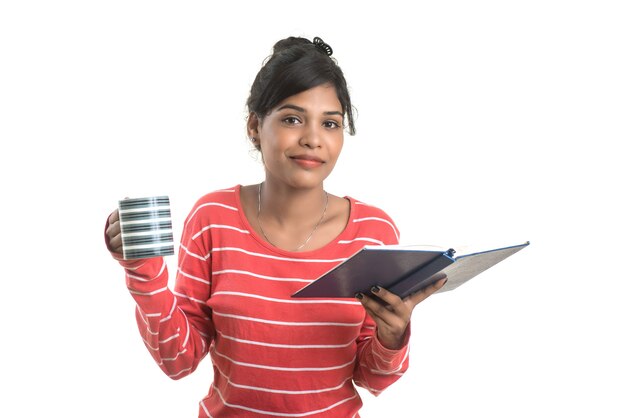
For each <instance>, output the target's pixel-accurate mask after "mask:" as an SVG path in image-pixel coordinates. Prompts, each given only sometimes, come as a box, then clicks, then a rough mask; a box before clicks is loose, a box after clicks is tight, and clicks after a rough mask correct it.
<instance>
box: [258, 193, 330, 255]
mask: <svg viewBox="0 0 626 418" xmlns="http://www.w3.org/2000/svg"><path fill="white" fill-rule="evenodd" d="M262 185H263V183H259V193H258V195H259V196H258V200H259V207H258V209H257V212H256V221H257V223H258V224H259V229H260V230H261V234H263V237H264V238H265V239H266V240H267V242H269V243H270V244H272V245H274V243H273V242H272V241H271V240H270V239H269V238H268V237H267V235H266V234H265V231H264V230H263V226H262V225H261V186H262ZM324 193H325V194H326V203H325V204H324V211H323V212H322V216H321V217H320V219H319V221H317V223H316V224H315V227H314V228H313V230H312V231H311V233H310V234H309V236H308V237H306V239H305V240H304V242H303V243H302V244H300V245H299V246H298V247H297V248H296V249H295V250H292V251H299V250H301V249H302V248H304V246H305V245H307V244H308V243H309V241H311V238H312V237H313V234H314V233H315V231H317V228H318V227H319V226H320V224H321V223H322V220H324V216H326V209H328V192H327V191H326V190H324ZM274 247H277V246H276V245H274Z"/></svg>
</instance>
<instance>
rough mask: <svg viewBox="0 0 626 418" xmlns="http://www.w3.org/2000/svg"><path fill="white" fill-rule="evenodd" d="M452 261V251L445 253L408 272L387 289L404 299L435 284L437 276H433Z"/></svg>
mask: <svg viewBox="0 0 626 418" xmlns="http://www.w3.org/2000/svg"><path fill="white" fill-rule="evenodd" d="M452 263H454V258H453V257H452V253H449V252H446V253H443V254H441V255H440V256H439V257H437V258H435V259H434V260H433V261H431V262H430V263H428V264H426V265H425V266H424V267H422V268H420V269H419V270H417V271H414V272H412V273H410V274H408V275H407V276H406V277H405V278H404V279H402V280H400V281H399V282H398V283H396V284H394V285H393V286H391V287H390V288H389V289H387V290H389V291H390V292H392V293H394V294H396V295H398V296H400V297H401V298H402V299H404V298H405V297H407V296H409V295H411V294H413V293H415V292H417V291H419V290H422V289H423V288H425V287H427V286H429V285H431V284H433V283H434V282H435V278H433V276H434V275H435V274H436V273H438V272H440V271H441V270H443V269H444V268H446V267H448V266H449V265H450V264H452Z"/></svg>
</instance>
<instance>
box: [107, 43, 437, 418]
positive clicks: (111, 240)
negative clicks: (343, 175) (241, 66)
mask: <svg viewBox="0 0 626 418" xmlns="http://www.w3.org/2000/svg"><path fill="white" fill-rule="evenodd" d="M331 54H332V49H331V48H330V46H328V45H327V44H325V43H324V42H323V41H322V40H321V39H319V38H315V39H314V41H313V42H311V41H309V40H307V39H303V38H287V39H284V40H281V41H279V42H278V43H277V44H276V45H275V46H274V52H273V55H272V57H271V58H270V59H269V60H268V61H267V62H266V63H265V64H264V66H263V67H262V68H261V70H260V71H259V73H258V75H257V77H256V79H255V81H254V83H253V86H252V88H251V93H250V97H249V98H248V101H247V105H248V108H249V112H250V113H249V118H248V123H247V131H248V134H249V137H250V140H251V141H252V143H253V144H254V146H255V147H256V148H257V150H258V151H259V152H260V153H261V155H262V160H263V164H264V166H265V180H264V181H262V182H261V183H260V184H255V185H248V186H239V185H237V186H234V187H230V188H227V189H223V190H218V191H215V192H212V193H209V194H207V195H205V196H203V197H202V198H200V199H199V200H198V201H197V203H196V204H195V206H194V207H193V209H192V210H191V212H190V213H189V215H188V217H187V218H186V221H185V225H184V230H183V234H182V239H181V243H180V250H179V257H178V272H177V274H176V282H175V286H174V291H173V292H172V291H170V290H169V288H168V270H167V267H166V265H165V262H164V260H163V259H162V258H152V259H147V260H134V261H125V260H122V258H121V255H120V253H121V239H120V229H119V222H118V214H117V211H116V212H114V213H112V214H111V216H110V217H109V220H108V223H109V225H108V227H107V232H106V237H107V245H108V248H109V250H110V251H111V252H112V254H113V256H114V257H115V258H116V259H117V260H118V261H119V263H120V264H121V265H122V266H123V267H124V268H125V271H126V281H127V286H128V289H129V290H130V293H131V295H132V296H133V298H134V299H135V301H136V302H137V310H136V317H137V323H138V325H139V330H140V333H141V335H142V337H143V340H144V342H145V344H146V347H147V349H148V351H149V352H150V353H151V354H152V356H153V357H154V359H155V361H156V362H157V364H158V365H159V366H160V367H161V369H162V370H163V371H164V372H165V373H166V374H167V375H168V376H169V377H171V378H173V379H179V378H181V377H183V376H185V375H188V374H190V373H192V372H193V371H194V370H195V369H196V367H197V366H198V363H199V362H200V360H202V359H203V358H204V357H205V356H206V355H207V354H210V357H211V361H212V363H213V370H214V381H213V383H212V385H211V386H210V388H209V390H208V394H207V396H206V397H205V398H204V399H202V400H201V402H200V408H199V416H200V417H215V418H221V417H257V416H258V417H261V416H262V417H268V416H281V417H358V410H359V409H360V407H361V405H362V403H361V399H360V397H359V395H358V393H357V391H356V390H355V387H354V385H355V384H356V385H359V386H361V387H363V388H366V389H367V390H369V391H370V392H372V393H373V394H379V393H380V392H381V391H382V390H383V389H385V388H386V387H388V386H389V385H391V384H392V383H393V382H395V381H396V380H397V379H398V378H399V377H400V376H401V375H402V374H403V373H404V371H405V370H406V369H407V367H408V341H409V330H410V327H409V320H410V317H411V312H412V310H413V308H414V307H415V306H416V305H417V304H418V303H420V302H421V301H423V300H424V299H425V298H427V297H428V296H430V295H431V294H432V293H434V292H435V291H437V290H438V289H439V288H440V287H441V286H442V285H443V283H444V279H442V280H440V281H438V282H437V283H436V284H434V285H432V286H431V287H429V288H427V289H426V290H424V291H422V292H419V293H416V294H414V295H412V296H410V297H408V298H406V299H404V300H402V299H400V298H398V297H397V296H395V295H393V294H391V293H389V292H387V291H386V290H385V289H378V288H376V289H373V292H374V293H375V294H376V295H377V296H378V297H379V298H380V299H382V301H384V302H385V303H386V304H385V305H383V304H381V303H379V302H377V301H376V300H375V299H373V298H368V297H367V296H366V295H362V294H358V295H355V299H293V298H291V295H292V294H293V293H295V292H296V291H297V290H299V289H301V288H302V287H303V286H305V285H306V284H308V283H310V282H311V281H312V280H314V279H315V278H317V277H318V276H320V275H321V274H322V273H324V272H326V271H327V270H329V269H330V268H332V267H333V266H335V265H337V264H338V263H340V262H342V261H343V260H345V259H346V258H348V257H349V256H350V255H352V254H354V253H355V252H356V251H358V250H359V249H360V248H362V247H363V246H364V245H366V244H395V243H397V242H398V231H397V228H396V226H395V224H394V223H393V221H392V220H391V219H390V218H389V216H388V215H387V214H386V213H385V212H384V211H382V210H380V209H378V208H376V207H373V206H369V205H366V204H364V203H362V202H360V201H358V200H356V199H354V198H351V197H338V196H333V195H331V194H329V193H327V192H326V191H325V190H324V187H323V182H324V180H325V179H326V177H328V175H329V174H330V173H331V172H332V170H333V167H334V165H335V163H336V162H337V159H338V158H339V154H340V153H341V148H342V145H343V135H344V130H346V129H347V130H348V132H349V133H350V134H353V133H354V121H353V118H352V105H351V102H350V96H349V94H348V89H347V85H346V81H345V79H344V76H343V73H342V71H341V69H340V68H339V66H338V65H337V63H336V62H335V61H334V60H333V59H332V58H331Z"/></svg>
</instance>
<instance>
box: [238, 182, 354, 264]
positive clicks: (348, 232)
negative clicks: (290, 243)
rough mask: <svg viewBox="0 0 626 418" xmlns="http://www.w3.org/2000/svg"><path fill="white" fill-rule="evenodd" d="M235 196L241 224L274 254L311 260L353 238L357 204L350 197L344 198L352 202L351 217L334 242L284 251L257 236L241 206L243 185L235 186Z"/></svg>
mask: <svg viewBox="0 0 626 418" xmlns="http://www.w3.org/2000/svg"><path fill="white" fill-rule="evenodd" d="M234 195H235V206H236V207H237V211H238V212H239V218H240V221H241V223H242V224H243V225H244V226H245V228H246V229H247V230H248V231H250V236H251V237H252V238H254V240H255V241H256V242H258V243H259V244H260V245H262V246H263V247H264V248H266V249H268V250H269V251H271V252H273V253H276V254H280V255H284V256H289V257H291V258H310V257H313V256H317V255H319V254H321V253H326V252H328V251H330V250H332V248H334V247H336V246H337V245H338V243H339V241H342V240H347V239H350V238H351V236H352V235H353V229H354V222H353V220H354V217H355V213H354V212H355V207H356V204H355V200H354V198H352V197H350V196H344V197H343V198H344V199H347V200H348V201H349V202H350V215H349V216H348V222H347V224H346V226H345V227H344V228H343V230H342V231H341V232H340V233H339V235H337V236H336V237H335V238H334V239H333V240H332V241H330V242H329V243H327V244H326V245H324V246H323V247H320V248H316V249H314V250H310V251H289V250H284V249H282V248H278V247H275V246H273V245H272V244H270V243H269V242H267V241H266V240H265V239H263V237H261V236H260V235H259V234H257V232H256V230H255V229H254V228H252V225H251V224H250V222H249V221H248V218H247V217H246V214H245V213H244V210H243V205H242V204H241V184H238V185H236V186H235V193H234Z"/></svg>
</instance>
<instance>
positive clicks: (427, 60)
mask: <svg viewBox="0 0 626 418" xmlns="http://www.w3.org/2000/svg"><path fill="white" fill-rule="evenodd" d="M408 5H409V3H406V2H400V1H388V2H385V3H384V7H383V6H381V5H380V3H379V2H378V3H377V4H376V5H370V4H368V3H365V2H358V1H343V2H339V1H336V2H330V1H321V0H320V1H316V2H309V3H297V2H296V3H294V2H287V1H264V2H250V3H248V2H237V1H233V2H218V3H215V2H199V1H193V2H176V3H174V2H162V1H157V2H154V1H150V2H148V1H135V0H127V1H109V2H79V1H73V2H72V1H56V2H41V1H40V2H36V1H21V2H3V3H2V5H0V74H1V76H0V139H1V142H2V144H3V145H2V148H1V149H2V152H1V153H0V155H1V162H2V164H1V165H0V174H1V178H2V183H1V184H2V192H3V193H2V194H3V204H2V209H0V210H1V211H2V215H1V218H2V234H1V235H0V236H1V238H0V246H1V251H0V254H2V260H3V263H2V264H3V267H2V271H3V273H4V281H3V282H4V286H3V290H2V303H1V304H0V315H1V316H0V318H2V319H1V321H2V328H1V329H2V331H1V332H2V343H1V344H0V352H1V353H0V354H1V358H2V359H3V366H2V373H0V375H1V376H2V377H1V379H2V383H3V387H5V389H4V391H3V396H2V398H3V401H2V402H1V403H0V411H1V412H0V415H2V416H11V417H32V416H43V415H51V416H66V417H79V416H86V415H88V416H93V417H105V416H121V417H124V416H146V417H147V416H150V417H174V416H175V417H183V416H184V417H192V416H195V414H196V413H197V402H198V401H199V399H200V398H201V397H202V396H203V395H204V394H205V393H206V391H207V390H208V387H209V384H210V381H211V378H212V372H211V367H210V364H209V361H208V360H207V361H205V362H204V364H202V365H201V367H200V368H199V369H198V371H197V372H196V373H195V374H194V375H192V376H190V377H188V378H185V379H183V380H181V381H177V382H174V381H170V380H169V379H167V378H166V377H165V376H164V375H163V374H162V373H161V371H160V370H159V369H158V368H157V367H156V365H155V364H154V363H153V361H152V359H151V358H150V356H149V354H148V352H147V351H146V349H145V348H144V346H143V343H142V342H141V339H140V337H139V335H138V333H137V331H136V328H135V323H134V314H133V302H132V299H131V297H130V296H129V294H128V293H127V291H126V289H125V284H124V278H123V274H122V271H121V269H120V268H119V267H118V266H117V265H116V264H115V263H114V262H113V261H112V260H111V259H110V257H109V255H108V253H107V252H106V250H105V247H104V244H103V228H104V222H105V219H106V216H107V215H108V214H109V213H110V211H111V210H113V208H114V207H115V204H116V201H117V200H118V199H120V198H123V197H125V196H143V195H149V194H157V193H165V194H169V195H170V197H171V199H172V205H173V213H174V218H175V219H174V223H175V228H177V229H178V230H177V231H176V233H177V234H178V235H179V234H180V228H181V227H182V222H183V219H184V217H185V216H186V214H187V211H188V210H189V209H190V208H191V205H192V204H193V202H194V201H195V200H196V199H197V198H198V197H200V196H201V195H202V194H204V193H206V192H209V191H211V190H214V189H217V188H222V187H228V186H232V185H234V184H237V183H242V184H247V183H253V182H258V181H259V180H260V179H261V178H262V170H261V165H260V164H259V163H258V162H256V161H255V160H254V159H253V158H252V157H251V156H250V155H249V152H248V151H249V146H248V143H247V141H246V136H245V120H244V118H245V112H244V104H245V100H246V98H247V94H248V91H249V87H250V84H251V83H252V80H253V78H254V75H255V74H256V72H257V71H258V69H259V68H260V65H261V63H262V62H263V60H264V59H265V58H266V57H267V56H268V55H269V54H270V52H271V47H272V45H273V44H274V42H275V41H276V40H278V39H280V38H283V37H285V36H289V35H300V36H306V37H308V38H312V37H314V36H321V37H322V38H323V39H324V40H326V41H327V42H328V43H329V44H330V45H331V46H332V47H333V49H334V50H335V54H334V56H335V57H336V59H337V60H338V62H339V64H340V65H341V66H342V68H343V70H344V72H345V74H346V77H347V79H348V82H349V85H350V88H351V91H352V95H353V96H352V97H353V101H354V104H355V106H356V107H357V109H358V119H357V130H358V133H357V135H356V136H355V137H347V139H346V146H345V149H344V154H343V155H342V159H341V160H340V162H339V164H338V166H337V168H336V170H335V172H334V173H333V175H332V176H331V178H330V179H329V181H328V182H327V184H326V186H327V189H328V190H330V191H331V192H332V193H335V194H339V195H351V196H354V197H357V198H359V199H361V200H364V201H366V202H369V203H371V204H375V205H378V206H381V207H382V208H384V209H385V210H386V211H387V212H388V213H389V214H390V215H391V216H392V217H393V218H394V219H395V220H396V222H397V224H398V225H399V227H400V229H401V232H402V241H403V242H404V243H406V244H440V245H444V246H456V245H461V244H474V243H479V242H502V243H517V242H520V241H523V240H530V241H531V246H530V247H529V248H528V249H525V250H524V251H523V252H522V253H520V254H518V255H516V256H515V257H513V258H512V259H510V260H509V261H506V262H504V263H503V264H501V265H498V266H496V267H494V268H493V270H490V271H489V272H486V273H485V274H483V275H481V276H480V277H479V278H476V279H475V280H474V281H472V282H470V283H468V284H466V285H464V286H463V287H461V288H459V289H457V290H455V291H454V292H451V293H447V294H441V295H437V296H435V297H433V298H431V299H429V300H428V301H426V302H425V303H424V304H422V305H420V306H419V307H418V308H417V309H416V311H415V312H414V316H413V322H412V327H413V338H412V341H411V354H412V365H411V367H410V370H409V372H408V373H406V375H405V376H404V377H403V378H402V379H401V380H400V381H399V382H398V383H397V384H395V385H394V386H392V387H391V388H389V389H388V390H387V391H386V392H385V393H383V394H382V395H381V396H380V397H378V398H373V397H372V396H369V395H367V394H363V397H364V400H365V407H364V409H363V411H362V415H363V417H379V416H384V415H387V416H388V415H389V413H390V411H394V412H393V416H398V417H416V416H424V417H426V416H428V417H451V416H466V415H471V416H482V417H500V416H507V417H522V416H524V417H525V416H555V415H556V416H566V415H571V414H577V415H580V416H602V417H617V416H621V417H623V416H624V415H625V414H626V405H625V404H624V400H623V394H624V393H623V392H624V387H626V382H625V377H624V376H626V361H625V360H624V352H626V343H625V342H624V338H623V335H624V319H625V318H626V305H625V304H624V303H623V301H622V298H623V295H624V291H625V290H626V284H625V279H626V277H625V275H624V272H623V271H622V268H621V267H622V264H623V263H622V261H623V257H624V256H623V248H624V247H623V239H622V237H623V235H624V232H626V231H625V230H626V228H625V223H624V213H625V209H626V208H625V205H624V202H623V199H622V198H621V195H623V189H624V188H623V180H624V178H626V176H625V170H624V168H623V164H624V163H623V156H624V153H623V151H622V149H623V148H622V147H620V148H618V146H619V145H621V143H623V142H624V140H625V139H626V129H625V126H626V123H625V121H624V116H625V114H626V113H625V112H626V102H625V101H624V97H626V83H625V77H624V74H626V63H625V56H624V53H623V52H624V50H623V40H624V39H626V31H625V29H624V24H623V22H624V21H625V19H626V16H625V13H624V11H623V10H622V9H621V8H620V7H619V6H620V2H618V1H601V0H600V1H593V2H591V1H556V0H543V1H525V2H501V1H486V0H478V1H473V2H463V1H452V0H444V1H437V2H417V3H415V2H414V3H411V6H410V7H409V6H408ZM168 263H169V266H170V269H174V268H175V258H173V257H172V258H168ZM85 411H89V412H88V413H86V412H85Z"/></svg>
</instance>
